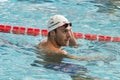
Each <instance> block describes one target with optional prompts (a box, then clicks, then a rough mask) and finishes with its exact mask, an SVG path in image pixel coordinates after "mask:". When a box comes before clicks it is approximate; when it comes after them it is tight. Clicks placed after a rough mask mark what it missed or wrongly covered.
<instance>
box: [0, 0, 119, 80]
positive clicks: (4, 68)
mask: <svg viewBox="0 0 120 80" xmlns="http://www.w3.org/2000/svg"><path fill="white" fill-rule="evenodd" d="M111 1H112V0H105V1H104V0H0V24H5V25H6V24H9V25H12V26H14V25H15V26H16V25H18V26H24V27H33V28H40V29H47V26H46V24H47V20H48V19H49V17H50V16H52V15H54V14H63V15H64V16H66V17H67V18H68V19H69V20H70V21H71V22H72V23H73V31H74V32H81V33H84V34H85V33H91V34H97V35H109V36H113V37H114V36H118V37H120V27H119V25H120V3H119V2H116V1H114V2H111ZM44 39H46V37H42V36H36V37H34V36H27V35H15V34H8V33H0V80H72V79H71V77H70V75H69V74H67V73H63V72H59V71H54V70H49V69H46V68H44V67H43V66H42V65H41V64H39V67H36V66H32V65H31V64H33V63H34V60H41V61H42V59H40V58H38V57H37V56H38V54H36V52H35V50H36V49H35V47H34V46H35V45H37V44H38V43H39V42H40V41H42V40H44ZM78 42H79V43H80V44H81V45H82V46H80V47H78V48H70V47H66V48H65V50H66V51H68V52H69V53H71V54H73V55H77V56H81V55H82V56H96V55H107V56H109V57H110V58H109V59H102V60H94V61H77V60H71V59H64V60H63V62H65V63H71V64H76V65H82V66H84V67H86V68H87V69H88V71H89V75H90V76H92V77H98V78H101V80H120V67H119V66H120V58H119V57H120V43H119V42H98V41H88V40H83V39H78Z"/></svg>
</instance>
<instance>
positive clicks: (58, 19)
mask: <svg viewBox="0 0 120 80" xmlns="http://www.w3.org/2000/svg"><path fill="white" fill-rule="evenodd" d="M65 23H70V22H69V21H68V19H67V18H65V17H64V16H62V15H54V16H52V17H50V20H49V21H48V32H50V31H52V30H54V29H56V28H58V27H60V26H62V25H64V24H65Z"/></svg>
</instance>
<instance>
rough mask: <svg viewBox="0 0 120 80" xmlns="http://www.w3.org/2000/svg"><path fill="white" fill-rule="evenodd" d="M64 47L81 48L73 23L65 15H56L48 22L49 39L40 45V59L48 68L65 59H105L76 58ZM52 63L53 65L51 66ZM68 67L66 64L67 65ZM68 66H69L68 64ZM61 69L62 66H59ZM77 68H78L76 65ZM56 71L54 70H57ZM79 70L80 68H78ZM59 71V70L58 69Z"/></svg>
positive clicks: (76, 78) (38, 48) (92, 58)
mask: <svg viewBox="0 0 120 80" xmlns="http://www.w3.org/2000/svg"><path fill="white" fill-rule="evenodd" d="M62 46H74V47H77V46H79V44H78V42H77V40H76V39H75V37H74V35H73V32H72V23H71V22H69V21H68V19H67V18H65V17H64V16H63V15H54V16H52V17H50V20H49V21H48V37H47V40H44V41H42V42H40V43H39V44H38V46H36V47H37V50H38V53H39V54H40V57H42V58H43V59H44V61H45V62H47V64H48V65H47V64H45V65H47V66H45V67H47V68H52V69H54V67H51V66H55V67H56V66H57V67H58V66H59V64H62V65H64V64H63V63H61V61H62V59H63V58H70V59H76V60H95V59H97V58H103V57H100V56H96V57H85V56H74V55H71V54H69V53H67V52H66V51H65V50H63V49H61V47H62ZM51 63H52V65H51ZM65 65H66V64H65ZM67 65H68V64H67ZM72 66H73V65H72ZM59 67H60V69H61V66H59ZM75 67H77V66H76V65H75ZM55 69H56V68H55ZM55 69H54V70H55ZM77 69H79V68H77ZM58 70H59V69H58ZM72 78H73V80H94V79H91V78H88V79H87V78H86V79H81V78H82V77H78V76H77V77H76V76H72Z"/></svg>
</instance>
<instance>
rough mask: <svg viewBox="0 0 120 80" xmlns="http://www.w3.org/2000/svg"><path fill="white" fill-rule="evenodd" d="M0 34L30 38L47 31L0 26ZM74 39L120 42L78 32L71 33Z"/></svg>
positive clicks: (113, 38)
mask: <svg viewBox="0 0 120 80" xmlns="http://www.w3.org/2000/svg"><path fill="white" fill-rule="evenodd" d="M0 32H3V33H13V34H22V35H31V36H38V35H42V36H47V35H48V30H46V29H42V30H40V29H39V28H31V27H29V28H26V27H21V26H11V25H3V24H0ZM73 34H74V37H75V38H76V39H86V40H93V41H94V40H97V41H106V42H120V37H111V36H104V35H96V34H83V33H80V32H73Z"/></svg>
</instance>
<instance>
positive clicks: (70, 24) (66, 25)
mask: <svg viewBox="0 0 120 80" xmlns="http://www.w3.org/2000/svg"><path fill="white" fill-rule="evenodd" d="M62 26H65V27H68V26H72V23H65V24H64V25H62Z"/></svg>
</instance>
